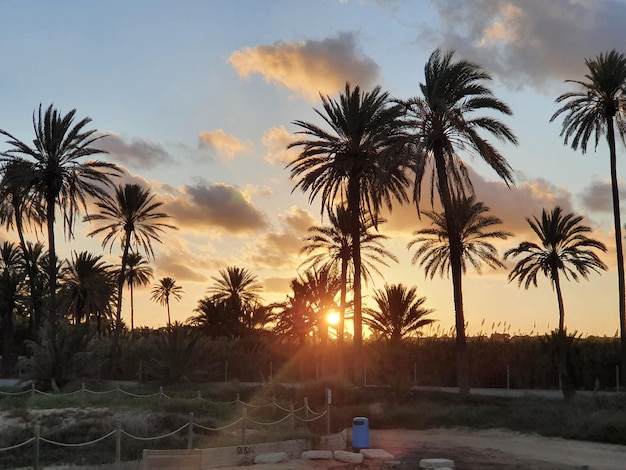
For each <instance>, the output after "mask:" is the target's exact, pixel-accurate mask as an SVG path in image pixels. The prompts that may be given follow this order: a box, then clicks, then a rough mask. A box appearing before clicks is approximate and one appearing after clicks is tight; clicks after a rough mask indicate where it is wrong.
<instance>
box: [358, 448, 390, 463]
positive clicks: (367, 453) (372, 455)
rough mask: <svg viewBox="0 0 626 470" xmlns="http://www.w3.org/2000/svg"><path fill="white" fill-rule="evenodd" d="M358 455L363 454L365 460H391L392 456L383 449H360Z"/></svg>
mask: <svg viewBox="0 0 626 470" xmlns="http://www.w3.org/2000/svg"><path fill="white" fill-rule="evenodd" d="M359 453H361V454H363V457H365V458H366V459H367V460H393V459H394V456H393V455H391V454H390V453H389V452H387V451H386V450H383V449H361V450H360V451H359Z"/></svg>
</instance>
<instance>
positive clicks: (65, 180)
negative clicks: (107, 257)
mask: <svg viewBox="0 0 626 470" xmlns="http://www.w3.org/2000/svg"><path fill="white" fill-rule="evenodd" d="M75 115H76V110H75V109H73V110H72V111H70V112H69V113H67V114H66V115H62V114H61V113H60V112H59V111H58V110H57V109H55V108H54V107H53V105H50V106H49V107H48V108H47V109H46V110H45V111H43V109H42V106H41V105H39V112H38V113H37V114H35V113H33V128H34V131H35V139H34V140H33V146H32V147H31V146H30V145H28V144H26V143H24V142H22V141H20V140H19V139H17V138H16V137H14V136H12V135H11V134H10V133H8V132H6V131H4V130H1V129H0V134H3V135H5V136H7V137H8V138H9V140H8V142H7V143H8V144H9V145H10V146H11V148H10V149H9V150H7V151H6V152H3V153H2V157H3V161H4V164H5V165H6V164H10V163H11V162H13V161H16V160H17V161H19V162H20V163H21V164H23V165H24V167H25V168H27V170H26V172H25V174H22V175H19V177H18V178H19V181H20V182H21V183H23V184H25V185H26V187H28V188H29V190H30V192H29V194H30V197H31V201H32V203H33V204H35V205H37V206H39V207H42V208H43V210H44V212H45V221H46V227H47V231H48V253H49V256H50V258H51V260H52V262H51V263H49V271H48V276H49V313H48V320H49V321H50V323H51V324H52V332H53V333H54V331H55V329H56V326H55V325H56V320H57V316H56V315H57V314H56V287H57V280H56V277H55V276H56V262H55V260H56V243H55V236H54V226H55V220H56V212H57V209H59V210H60V211H61V215H62V218H63V222H64V224H63V226H64V229H65V233H66V235H67V236H68V237H69V238H71V237H72V235H73V228H74V222H75V220H76V216H77V214H78V212H79V210H80V208H81V207H83V208H84V209H86V198H87V197H88V196H90V197H94V198H99V197H103V196H104V195H105V190H106V186H107V185H111V184H112V181H111V178H112V177H113V176H117V175H118V174H119V169H118V167H117V166H116V165H115V164H113V163H108V162H103V161H97V160H89V161H87V162H82V161H81V160H82V159H83V158H85V157H91V156H93V155H97V154H101V153H105V152H104V151H103V150H100V149H98V148H96V147H94V146H93V145H94V143H95V142H96V141H97V140H98V139H100V138H102V137H103V136H102V135H98V134H96V130H95V129H92V130H85V129H84V127H85V126H86V125H87V124H89V122H91V119H90V118H88V117H87V118H83V119H82V120H81V121H79V122H78V123H76V124H74V117H75ZM5 175H6V173H5Z"/></svg>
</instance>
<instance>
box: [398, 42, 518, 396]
mask: <svg viewBox="0 0 626 470" xmlns="http://www.w3.org/2000/svg"><path fill="white" fill-rule="evenodd" d="M453 59H454V51H447V52H445V53H444V52H441V51H440V50H439V49H437V50H435V51H434V52H433V53H432V54H431V56H430V58H429V59H428V62H427V63H426V66H425V67H424V75H425V79H424V83H420V90H421V93H422V96H418V97H414V98H411V99H409V100H408V101H404V102H403V104H404V105H405V107H406V110H407V113H408V114H407V122H406V124H407V126H408V127H409V128H410V129H413V131H414V135H413V136H412V140H411V142H410V146H411V147H412V150H413V154H414V156H415V158H414V159H413V160H412V162H411V163H410V164H409V166H410V167H411V169H412V170H413V171H414V172H415V184H414V192H413V199H414V201H415V202H416V204H417V205H418V208H419V201H420V198H421V187H422V181H423V178H424V175H425V174H426V172H427V168H429V165H430V168H432V180H433V187H432V188H431V193H430V194H431V204H432V203H433V200H434V188H435V187H436V188H437V192H438V195H439V199H440V200H441V203H442V206H443V209H444V216H445V218H446V228H447V231H448V243H449V245H450V246H449V250H450V268H451V271H452V285H453V293H454V312H455V326H456V356H457V379H458V382H459V388H460V390H461V393H468V392H469V362H468V357H467V342H466V337H465V316H464V312H463V293H462V287H461V276H462V269H463V261H462V260H463V243H462V239H461V230H460V227H457V223H458V222H460V221H459V220H457V219H456V218H455V216H454V208H453V205H454V201H453V198H454V197H455V195H456V197H457V198H458V197H460V196H462V195H464V194H465V193H466V192H468V191H471V189H472V186H471V181H470V179H469V176H468V174H467V168H466V167H465V165H464V164H463V162H462V161H461V160H460V158H459V151H466V152H468V153H469V154H470V155H472V156H478V157H480V158H481V159H483V160H484V161H485V162H487V164H488V165H489V166H491V167H492V168H493V169H494V170H495V171H496V173H497V174H498V176H500V177H501V178H502V179H503V180H504V181H505V182H506V183H507V184H509V183H511V182H512V181H513V176H512V173H511V168H510V166H509V164H508V163H507V162H506V159H505V158H504V157H503V156H502V155H501V154H500V152H499V151H498V150H497V149H496V148H495V147H494V146H493V145H492V144H491V143H490V142H489V141H487V140H486V139H485V138H483V137H482V135H481V134H482V133H487V134H490V135H492V136H494V137H496V138H497V139H498V140H500V141H503V142H510V143H513V144H517V138H516V137H515V135H514V134H513V132H512V131H511V130H510V129H509V128H508V127H507V126H506V125H504V124H503V123H502V122H500V121H499V120H497V119H495V118H493V117H489V116H480V115H476V113H481V112H484V111H488V112H493V111H495V112H497V113H501V114H505V115H510V114H512V113H511V110H510V109H509V107H508V106H507V105H506V104H505V103H503V102H502V101H500V100H499V99H497V98H496V97H495V96H494V95H493V93H492V92H491V90H490V89H489V88H488V87H487V86H486V83H487V82H488V81H490V80H491V76H490V75H489V74H488V73H487V72H486V71H484V70H483V69H482V68H481V67H480V66H479V65H477V64H474V63H472V62H468V61H465V60H459V61H454V60H453Z"/></svg>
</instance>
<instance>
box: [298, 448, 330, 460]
mask: <svg viewBox="0 0 626 470" xmlns="http://www.w3.org/2000/svg"><path fill="white" fill-rule="evenodd" d="M300 458H301V459H310V460H330V459H332V458H333V453H332V451H330V450H305V451H304V452H302V456H301V457H300Z"/></svg>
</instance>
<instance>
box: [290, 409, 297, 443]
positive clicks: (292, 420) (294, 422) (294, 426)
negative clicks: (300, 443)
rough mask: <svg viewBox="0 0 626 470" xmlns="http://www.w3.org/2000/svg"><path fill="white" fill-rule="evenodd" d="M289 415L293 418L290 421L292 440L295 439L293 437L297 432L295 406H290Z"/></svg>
mask: <svg viewBox="0 0 626 470" xmlns="http://www.w3.org/2000/svg"><path fill="white" fill-rule="evenodd" d="M289 413H291V418H290V419H289V421H290V424H291V438H292V439H293V435H294V433H295V431H296V414H295V413H294V411H293V405H289Z"/></svg>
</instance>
